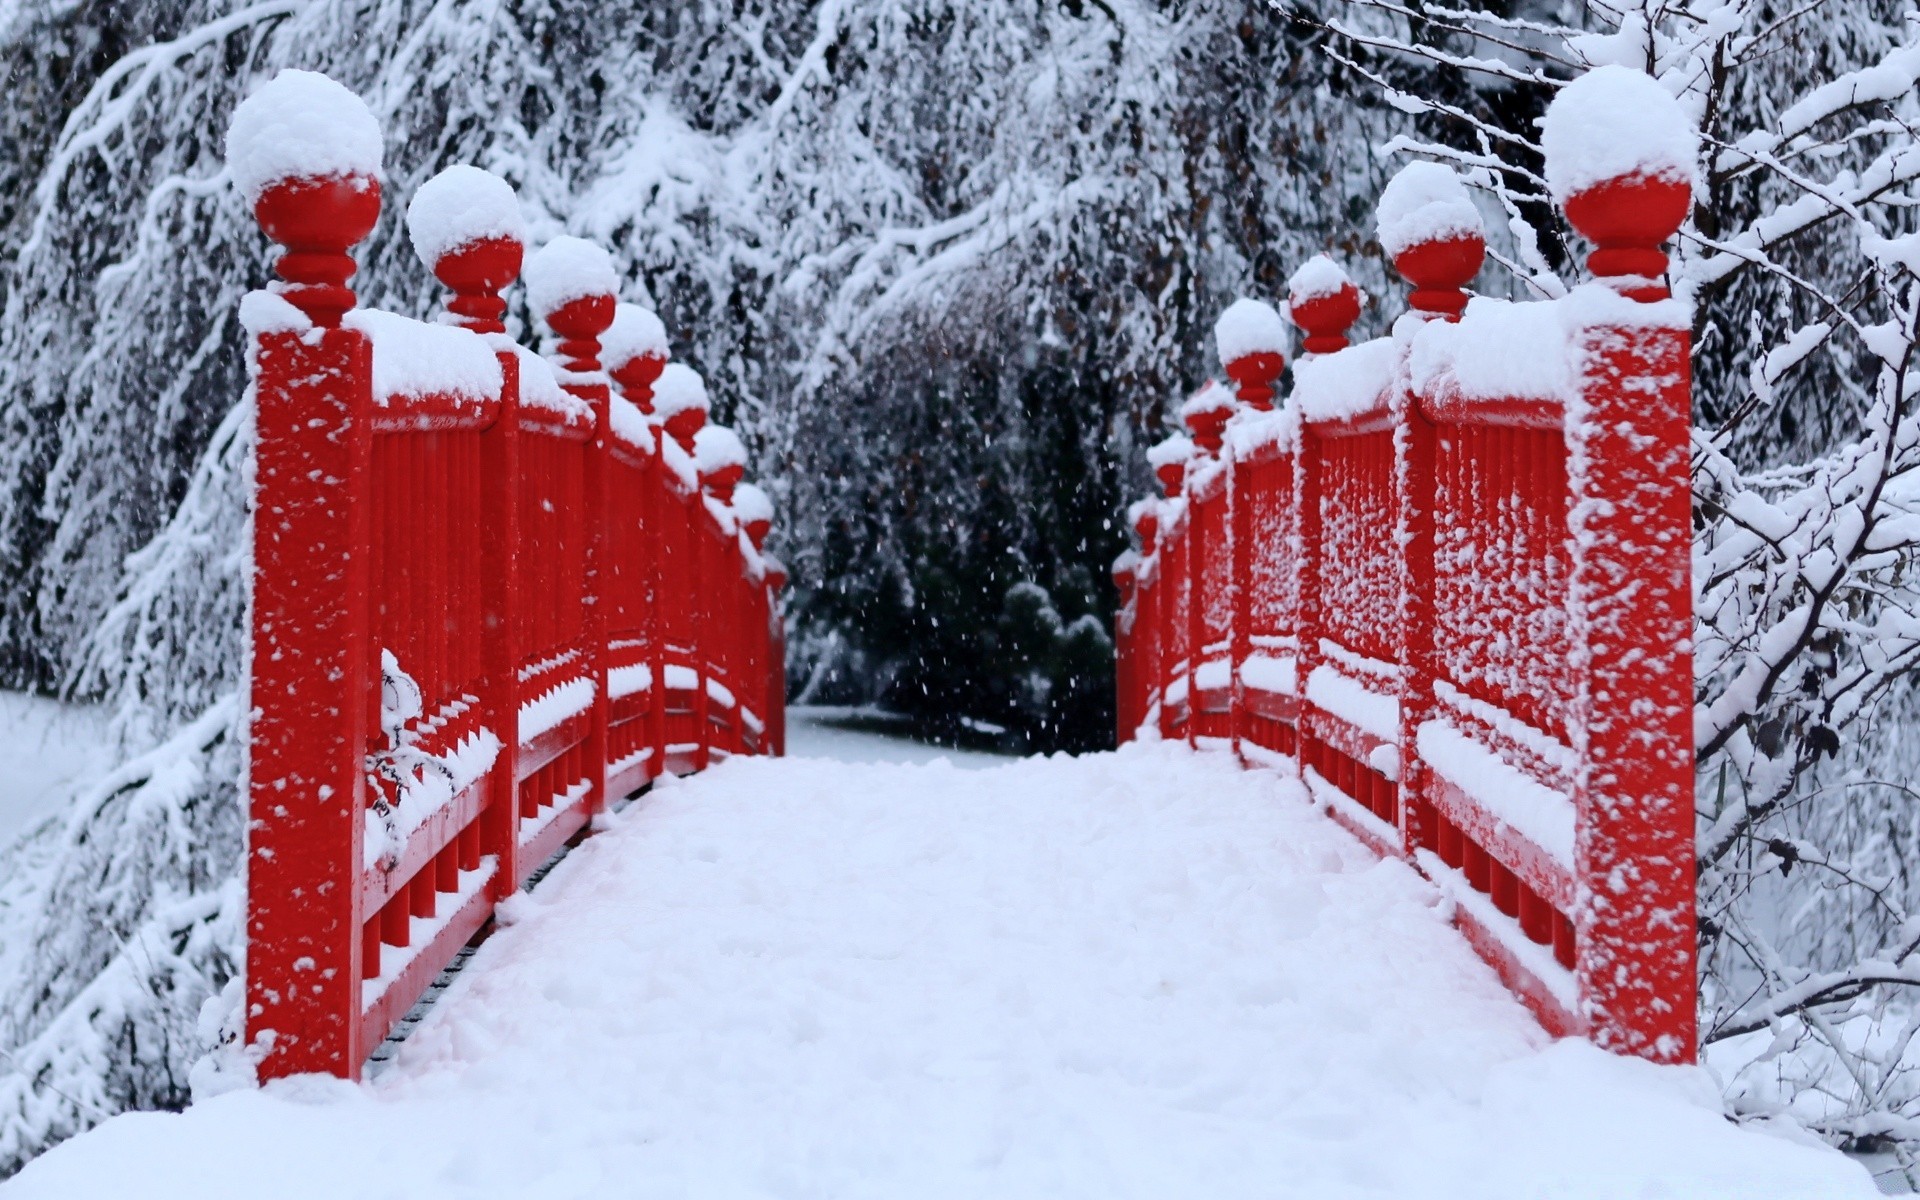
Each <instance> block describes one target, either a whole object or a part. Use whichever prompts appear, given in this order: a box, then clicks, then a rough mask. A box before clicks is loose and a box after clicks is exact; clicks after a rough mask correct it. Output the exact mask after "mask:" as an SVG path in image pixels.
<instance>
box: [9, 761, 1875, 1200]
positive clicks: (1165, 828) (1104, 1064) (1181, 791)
mask: <svg viewBox="0 0 1920 1200" xmlns="http://www.w3.org/2000/svg"><path fill="white" fill-rule="evenodd" d="M611 824H612V828H611V830H610V831H609V832H608V833H606V834H605V835H603V836H601V837H597V838H594V839H592V840H591V841H589V842H588V843H586V844H585V845H584V846H583V847H581V848H580V849H579V850H577V851H576V852H575V853H574V855H573V856H572V857H571V858H569V859H568V860H567V862H565V863H564V864H563V865H562V867H561V868H560V869H559V870H558V871H556V872H555V873H554V875H553V876H552V877H551V878H550V879H549V880H548V881H547V882H546V883H545V884H544V885H542V887H541V888H540V889H539V891H538V892H536V893H535V894H534V895H531V896H527V897H522V898H520V899H519V900H518V901H516V903H515V907H514V911H513V913H512V915H513V917H514V922H513V924H512V925H511V926H509V927H508V928H506V929H504V930H503V931H501V932H500V933H499V934H497V935H496V936H495V937H494V938H493V939H492V940H491V941H489V942H488V943H487V944H486V945H485V947H483V948H482V950H481V951H480V953H479V955H478V956H477V958H476V959H475V961H474V963H473V965H472V966H470V967H469V969H468V970H467V971H466V972H465V973H464V974H462V975H461V976H460V978H459V980H458V981H457V982H456V984H455V985H454V987H453V988H452V989H451V990H450V992H449V993H448V996H447V998H446V999H444V1000H443V1001H442V1002H441V1003H440V1005H439V1006H438V1007H437V1009H436V1010H435V1012H434V1013H433V1014H432V1016H431V1017H430V1018H429V1019H428V1020H427V1022H426V1023H425V1024H424V1025H423V1026H422V1027H421V1028H420V1030H419V1031H418V1032H417V1033H416V1034H415V1035H414V1036H413V1038H412V1039H411V1040H410V1041H408V1042H407V1043H406V1044H405V1045H404V1046H403V1047H402V1049H401V1052H400V1054H399V1056H398V1058H397V1060H396V1061H395V1063H394V1065H393V1066H392V1068H391V1069H390V1070H389V1071H388V1072H387V1073H386V1074H385V1075H384V1076H383V1077H382V1078H380V1079H379V1080H378V1081H377V1082H375V1083H372V1084H369V1085H366V1086H352V1085H348V1084H344V1083H339V1082H336V1081H330V1080H317V1079H312V1078H309V1079H305V1080H291V1081H283V1082H281V1083H279V1084H276V1085H273V1086H271V1087H269V1088H267V1089H265V1090H264V1091H244V1092H237V1093H230V1094H228V1095H224V1096H221V1097H218V1098H215V1099H212V1100H210V1101H206V1102H203V1103H201V1104H199V1105H197V1106H195V1107H194V1108H193V1109H191V1110H189V1111H188V1112H186V1113H185V1114H182V1115H160V1114H135V1115H127V1116H122V1117H119V1118H116V1119H115V1120H113V1121H110V1122H108V1123H107V1124H106V1125H104V1126H103V1127H101V1128H100V1129H98V1130H95V1131H94V1132H93V1133H91V1134H88V1135H86V1136H83V1137H81V1138H78V1139H76V1140H74V1141H72V1142H69V1143H68V1144H66V1145H65V1146H63V1147H61V1148H60V1149H57V1150H55V1151H54V1152H52V1153H51V1154H49V1155H47V1156H45V1157H43V1158H42V1159H40V1160H39V1161H38V1162H36V1163H34V1164H32V1165H30V1166H29V1167H28V1168H27V1169H26V1170H25V1171H24V1172H23V1173H22V1174H20V1175H19V1176H17V1177H16V1178H15V1179H14V1181H13V1182H12V1183H11V1184H9V1185H6V1186H4V1187H0V1200H41V1198H49V1200H51V1198H58V1200H73V1198H76V1197H94V1196H101V1197H104V1196H110V1195H132V1196H139V1197H141V1198H142V1200H174V1198H176V1197H178V1198H182V1200H184V1198H187V1197H192V1198H193V1200H210V1198H219V1197H236V1198H237V1197H249V1198H254V1197H261V1198H264V1197H273V1198H274V1200H304V1198H308V1197H312V1198H315V1200H318V1198H321V1197H325V1198H326V1200H337V1198H339V1197H343V1196H351V1197H356V1198H359V1200H379V1198H384V1197H406V1198H408V1200H428V1198H435V1197H516V1198H517V1197H539V1198H546V1197H575V1196H578V1197H609V1196H618V1197H655V1196H658V1197H700V1198H707V1197H714V1198H723V1197H795V1198H800V1197H807V1198H813V1197H818V1198H820V1200H853V1198H860V1197H889V1198H893V1197H899V1198H912V1200H934V1198H938V1197H966V1198H968V1200H974V1198H983V1197H993V1198H995V1200H1003V1198H1007V1197H1029V1196H1031V1197H1099V1198H1102V1200H1109V1198H1116V1197H1177V1198H1186V1197H1207V1198H1208V1200H1229V1198H1234V1197H1263V1198H1273V1197H1303V1198H1306V1197H1311V1198H1313V1200H1335V1198H1338V1197H1357V1196H1369V1197H1372V1196H1381V1197H1384V1196H1393V1197H1420V1198H1422V1200H1445V1198H1451V1197H1463V1198H1464V1197H1472V1198H1473V1200H1489V1198H1492V1197H1554V1198H1556V1200H1558V1198H1566V1197H1587V1196H1591V1197H1605V1198H1607V1200H1617V1198H1623V1197H1654V1196H1660V1197H1688V1198H1698V1197H1739V1198H1741V1200H1758V1198H1762V1197H1791V1198H1793V1200H1814V1198H1828V1197H1847V1196H1863V1197H1864V1196H1871V1195H1873V1194H1874V1190H1873V1188H1872V1186H1871V1184H1870V1183H1869V1181H1868V1178H1867V1175H1866V1173H1865V1172H1864V1171H1863V1170H1862V1169H1861V1168H1860V1167H1859V1166H1858V1165H1856V1164H1854V1163H1851V1162H1849V1161H1848V1160H1846V1159H1844V1158H1842V1157H1841V1156H1840V1155H1838V1154H1835V1153H1833V1152H1831V1151H1828V1150H1825V1149H1822V1148H1816V1147H1810V1146H1807V1145H1804V1144H1801V1143H1799V1142H1796V1141H1792V1140H1788V1139H1787V1138H1785V1137H1780V1136H1774V1135H1771V1134H1768V1133H1764V1132H1758V1131H1754V1130H1751V1129H1740V1128H1737V1127H1735V1126H1732V1125H1729V1124H1728V1123H1726V1122H1725V1121H1724V1120H1723V1119H1722V1118H1721V1117H1720V1115H1719V1111H1718V1106H1717V1103H1716V1093H1715V1089H1714V1087H1713V1085H1712V1084H1711V1082H1710V1081H1709V1080H1708V1079H1707V1077H1706V1076H1705V1075H1704V1074H1703V1073H1700V1072H1696V1071H1692V1070H1680V1069H1669V1068H1656V1067H1653V1066H1649V1065H1647V1064H1644V1063H1639V1062H1630V1061H1625V1060H1620V1059H1613V1058H1610V1057H1608V1056H1606V1055H1603V1054H1601V1053H1600V1052H1598V1051H1596V1050H1593V1049H1592V1048H1590V1047H1587V1046H1585V1045H1583V1044H1580V1043H1574V1042H1562V1043H1558V1044H1555V1043H1551V1042H1549V1041H1548V1040H1547V1039H1546V1038H1545V1037H1544V1035H1542V1034H1541V1033H1540V1032H1539V1031H1538V1030H1537V1028H1535V1027H1533V1026H1532V1025H1531V1024H1530V1022H1529V1020H1528V1018H1527V1017H1526V1016H1525V1015H1524V1014H1523V1012H1522V1011H1521V1009H1520V1008H1519V1007H1518V1006H1517V1005H1516V1004H1515V1003H1514V1002H1513V1001H1511V1000H1510V999H1508V998H1507V996H1506V995H1505V993H1504V992H1503V991H1502V990H1501V988H1500V987H1499V985H1498V984H1497V983H1496V982H1495V980H1494V978H1493V976H1492V975H1491V974H1490V973H1489V972H1488V971H1487V970H1486V969H1485V968H1484V967H1482V966H1481V965H1480V963H1479V962H1478V961H1477V960H1476V959H1475V958H1474V957H1473V955H1472V954H1471V952H1470V951H1469V950H1468V949H1467V947H1466V945H1465V944H1464V943H1463V942H1462V941H1461V940H1459V938H1457V937H1456V936H1455V935H1454V934H1453V933H1452V932H1450V931H1449V930H1448V928H1447V927H1446V925H1445V924H1444V922H1443V920H1442V915H1441V914H1440V913H1439V912H1438V911H1436V908H1435V901H1434V898H1433V895H1432V893H1431V892H1430V891H1429V889H1428V888H1427V887H1425V886H1424V885H1423V884H1422V883H1421V882H1420V881H1419V880H1418V878H1417V877H1416V876H1415V875H1414V874H1413V873H1412V872H1411V871H1409V870H1408V869H1407V868H1405V867H1404V866H1402V865H1400V864H1397V863H1382V862H1377V861H1374V860H1373V859H1372V858H1371V857H1370V856H1369V855H1368V854H1366V853H1365V852H1364V851H1363V850H1362V849H1361V848H1360V847H1359V846H1358V845H1357V844H1356V843H1355V842H1353V841H1352V840H1351V839H1349V838H1348V837H1346V836H1345V835H1344V834H1343V833H1342V832H1341V831H1340V830H1339V829H1338V828H1337V827H1335V826H1334V825H1333V823H1332V822H1330V821H1328V820H1327V819H1326V818H1325V817H1323V816H1321V815H1319V814H1317V813H1316V812H1314V811H1313V810H1312V809H1310V808H1309V807H1308V805H1307V804H1306V803H1305V802H1304V801H1303V800H1302V798H1301V797H1300V795H1299V794H1298V792H1297V791H1295V790H1294V789H1293V788H1292V787H1291V786H1290V785H1288V784H1286V783H1283V782H1281V781H1279V780H1277V779H1276V778H1275V777H1274V776H1272V775H1270V774H1267V773H1264V772H1243V771H1241V770H1239V769H1238V768H1237V767H1235V766H1233V765H1232V764H1231V763H1230V762H1229V761H1228V760H1227V759H1225V758H1224V757H1219V756H1208V755H1195V754H1192V753H1190V752H1188V751H1186V750H1184V749H1181V748H1179V747H1169V746H1144V747H1142V746H1136V747H1130V748H1128V749H1125V750H1122V751H1120V752H1119V753H1117V754H1103V755H1094V756H1089V757H1085V758H1080V759H1066V758H1054V759H1044V760H1040V759H1030V760H1020V761H1016V762H1013V763H1011V764H1010V765H1007V766H1004V767H1000V768H997V769H992V770H986V771H962V770H959V769H957V768H955V767H952V766H950V765H943V764H939V763H935V764H931V765H914V764H899V763H882V764H849V763H834V762H824V761H818V760H803V759H789V760H786V761H779V762H771V761H738V762H733V763H729V764H726V765H725V766H722V767H720V768H718V769H716V770H714V771H713V772H711V773H710V774H708V775H707V776H705V777H703V778H700V779H697V780H690V781H684V782H680V783H677V784H672V785H670V786H667V787H664V788H662V789H661V790H660V791H658V792H657V793H656V794H655V795H653V796H652V797H650V798H647V799H645V800H643V801H642V802H639V803H636V804H635V805H634V806H632V807H631V808H629V809H628V810H627V811H626V812H624V813H622V814H620V815H619V816H618V817H616V818H614V819H613V821H612V822H611Z"/></svg>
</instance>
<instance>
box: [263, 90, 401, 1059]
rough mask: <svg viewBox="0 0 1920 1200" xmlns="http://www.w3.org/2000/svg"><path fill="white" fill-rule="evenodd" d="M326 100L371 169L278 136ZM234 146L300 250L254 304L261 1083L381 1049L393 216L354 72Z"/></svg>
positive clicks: (268, 98) (284, 239)
mask: <svg viewBox="0 0 1920 1200" xmlns="http://www.w3.org/2000/svg"><path fill="white" fill-rule="evenodd" d="M315 95H317V96H320V97H322V98H323V99H324V101H325V102H327V103H328V104H330V105H333V106H336V108H337V110H338V113H339V118H340V120H341V122H342V124H343V127H344V129H345V130H346V131H347V132H348V133H350V134H354V135H356V136H358V137H359V139H360V141H361V144H362V147H363V150H364V154H363V158H364V161H363V163H362V168H363V169H362V170H360V171H356V172H353V173H348V174H342V175H332V176H328V177H324V178H314V177H309V176H303V175H300V174H299V173H298V171H297V168H295V167H294V166H293V165H292V164H291V163H290V162H287V161H286V160H287V159H289V158H290V157H291V158H297V157H298V152H299V149H300V148H298V147H288V146H286V145H285V144H284V139H283V138H280V139H276V138H275V137H274V135H273V134H272V133H271V132H270V130H271V127H272V126H273V125H274V124H275V121H274V109H275V108H276V107H277V106H285V105H290V104H291V105H298V104H303V103H306V102H308V101H309V100H310V99H311V98H312V97H313V96H315ZM263 117H264V118H265V120H262V118H263ZM263 126H264V127H265V128H263ZM227 149H228V159H229V163H230V164H231V166H232V169H233V172H234V176H235V180H236V182H237V183H238V184H239V185H240V187H241V188H242V190H243V192H245V193H247V194H248V198H249V199H250V200H251V201H252V202H253V210H254V215H255V216H256V217H257V218H258V220H259V222H260V225H261V227H262V228H263V229H264V230H265V231H266V233H267V236H268V237H270V238H272V239H273V240H274V241H275V242H277V243H278V244H280V245H281V246H284V247H286V252H285V253H284V254H282V255H281V256H280V259H279V262H278V263H277V267H276V269H277V270H278V272H279V274H280V277H281V278H282V279H283V280H285V281H286V282H285V283H284V284H282V285H280V286H279V287H278V288H277V289H276V291H277V292H278V293H279V296H278V298H276V297H275V296H274V295H272V294H270V293H261V292H255V293H254V294H252V295H251V296H249V297H248V298H247V300H246V302H245V303H244V304H243V305H242V308H241V316H242V320H243V322H244V323H245V324H246V326H247V328H248V331H249V333H250V334H251V336H252V338H253V342H254V351H255V352H254V354H253V356H252V365H253V380H254V399H255V407H256V421H257V425H256V429H257V435H256V442H257V450H256V452H255V464H256V467H255V483H254V495H253V508H254V530H253V539H254V544H253V578H252V593H253V594H252V606H251V607H252V613H251V625H252V627H251V638H252V654H251V658H252V667H251V679H250V686H251V694H250V699H249V706H250V708H251V711H252V717H251V720H250V724H249V729H248V744H249V751H248V778H247V807H248V826H247V942H248V952H247V984H246V996H247V1017H246V1039H247V1044H248V1046H249V1047H250V1048H251V1049H252V1050H253V1051H254V1052H255V1053H256V1054H259V1055H260V1056H261V1057H260V1060H259V1068H258V1069H259V1073H260V1076H261V1077H262V1078H275V1077H278V1076H283V1075H293V1074H299V1073H302V1072H309V1071H322V1072H327V1073H330V1074H334V1075H340V1076H346V1077H349V1078H352V1077H356V1076H357V1075H358V1074H359V1069H360V1063H361V1061H362V1060H363V1059H364V1058H365V1057H366V1051H367V1049H368V1048H367V1047H365V1046H363V1045H361V1033H360V979H361V953H362V946H361V928H360V927H361V919H360V918H361V913H360V883H361V845H362V841H363V838H364V835H365V818H366V810H367V798H368V793H367V788H368V780H367V776H366V770H365V763H366V755H367V735H368V730H369V729H370V728H377V722H378V711H377V707H376V708H374V709H373V710H372V711H371V712H370V703H371V705H373V706H377V705H378V703H379V689H378V688H377V687H375V686H373V684H374V683H375V682H376V681H377V680H378V679H379V673H378V667H377V664H376V663H375V660H374V656H375V654H376V653H377V650H376V649H375V648H374V647H372V646H371V645H370V644H369V642H370V639H369V637H368V630H369V628H370V620H369V611H368V586H369V579H368V561H367V560H368V554H369V542H370V534H369V525H368V520H369V516H368V510H367V503H366V478H367V473H368V471H369V468H370V465H371V454H372V441H371V427H370V423H369V418H370V409H371V407H372V402H373V395H372V378H373V362H372V347H371V344H370V343H369V341H368V339H367V338H366V336H365V335H363V334H361V333H359V332H357V331H354V330H350V329H343V328H340V318H341V315H342V314H343V313H345V312H346V311H347V310H348V309H350V308H352V307H353V304H354V295H353V292H352V291H351V290H350V289H349V288H348V287H347V280H348V279H350V278H352V276H353V273H354V269H355V266H354V261H353V258H352V257H351V255H350V254H349V253H348V251H349V250H350V249H351V248H352V247H353V246H354V245H355V244H357V243H358V242H360V241H361V240H362V239H363V238H365V237H366V236H367V234H368V233H369V232H371V230H372V228H373V225H374V222H375V220H376V219H377V218H378V217H379V213H380V185H379V183H378V181H377V179H376V174H377V172H378V171H379V169H380V144H379V127H378V125H377V124H376V123H375V122H374V120H373V117H372V115H371V114H369V113H368V112H367V110H366V108H365V107H364V106H363V105H361V104H360V102H359V101H358V99H356V98H355V97H353V96H352V94H351V93H349V92H347V91H346V90H345V89H344V88H341V87H340V86H339V85H338V84H335V83H333V82H332V81H331V80H327V79H325V78H324V77H322V76H316V75H310V74H308V73H306V72H285V73H283V74H282V75H281V76H280V77H279V78H277V79H275V80H274V81H273V82H272V83H270V84H268V85H267V86H266V87H265V88H263V89H261V91H260V92H258V93H256V94H255V95H254V96H253V97H252V98H250V99H249V100H248V101H247V102H246V103H244V104H242V105H241V107H240V109H239V110H238V111H236V113H235V115H234V123H233V127H232V129H231V131H230V133H229V135H228V144H227ZM275 171H280V172H281V173H280V174H279V175H278V176H276V175H275V174H274V172H275Z"/></svg>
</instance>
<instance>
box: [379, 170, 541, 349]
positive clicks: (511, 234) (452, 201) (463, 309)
mask: <svg viewBox="0 0 1920 1200" xmlns="http://www.w3.org/2000/svg"><path fill="white" fill-rule="evenodd" d="M407 235H408V237H409V238H411V239H412V241H413V252H414V253H415V254H417V255H419V256H420V261H421V262H422V263H424V264H426V267H427V269H428V270H429V271H432V272H433V274H434V277H435V278H437V279H438V280H439V281H440V282H441V283H444V284H446V285H447V287H448V289H449V290H451V291H452V292H453V299H452V300H451V301H449V302H448V304H447V309H448V310H449V311H450V312H452V313H453V314H454V315H455V317H456V318H458V320H457V323H458V324H460V325H462V326H464V327H465V328H467V329H471V330H473V331H474V332H475V333H504V332H506V326H505V325H504V324H502V323H501V320H500V318H501V317H503V316H505V315H506V311H507V302H506V301H505V300H503V299H501V298H500V293H501V292H502V291H505V290H506V288H507V287H508V286H509V285H511V284H512V283H513V281H514V280H515V279H517V278H519V276H520V264H521V260H522V259H523V258H524V257H525V256H526V242H527V226H526V221H525V219H524V218H523V217H522V216H521V215H520V197H519V194H518V193H516V192H515V191H514V190H513V185H512V184H510V183H508V182H507V181H506V180H504V179H502V178H500V177H499V176H498V175H495V174H493V173H492V172H490V171H482V170H481V169H480V168H478V167H470V166H466V165H464V164H459V165H455V166H451V167H448V168H447V169H446V170H444V171H442V172H440V173H439V174H438V175H435V176H434V177H433V178H432V179H429V180H427V181H426V182H425V183H423V184H421V185H420V190H419V191H417V192H415V193H414V194H413V201H412V203H410V204H408V205H407Z"/></svg>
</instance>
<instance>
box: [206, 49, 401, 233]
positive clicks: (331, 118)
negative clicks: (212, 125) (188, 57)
mask: <svg viewBox="0 0 1920 1200" xmlns="http://www.w3.org/2000/svg"><path fill="white" fill-rule="evenodd" d="M383 149H384V148H383V145H382V141H381V137H380V122H379V121H377V120H375V119H374V116H373V113H372V112H371V111H370V110H368V108H367V106H366V103H365V102H364V101H362V100H361V99H360V97H358V96H356V95H354V94H353V93H352V92H350V91H348V90H347V89H346V88H344V87H341V86H340V85H339V84H337V83H335V82H334V81H333V80H331V79H328V78H327V77H326V76H325V75H321V74H319V73H318V72H315V71H296V70H294V69H292V68H288V69H286V70H283V71H281V72H280V73H279V74H278V75H275V76H274V77H273V78H272V79H271V80H269V81H268V82H267V83H266V84H264V85H262V87H261V88H260V90H259V91H257V92H255V93H254V94H253V95H251V96H248V97H247V98H246V99H245V100H242V101H241V102H240V104H239V106H238V107H237V108H235V109H234V110H233V120H232V121H231V122H230V123H229V124H228V125H227V173H228V174H229V175H231V176H232V178H233V185H234V186H235V187H236V188H238V189H240V194H241V195H243V196H245V197H246V198H247V203H248V204H253V203H254V202H255V201H257V200H259V199H260V194H261V193H262V192H265V191H266V190H267V189H268V188H270V187H272V186H273V185H274V184H276V183H279V182H280V181H281V180H283V179H324V178H328V177H330V176H335V175H361V176H365V177H367V178H369V179H376V180H377V179H378V178H379V177H380V167H381V160H382V157H383Z"/></svg>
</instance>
